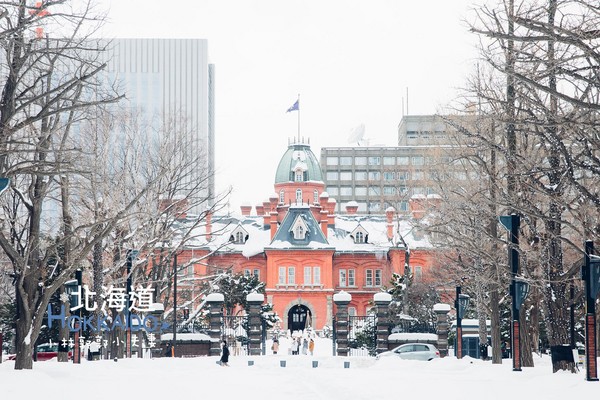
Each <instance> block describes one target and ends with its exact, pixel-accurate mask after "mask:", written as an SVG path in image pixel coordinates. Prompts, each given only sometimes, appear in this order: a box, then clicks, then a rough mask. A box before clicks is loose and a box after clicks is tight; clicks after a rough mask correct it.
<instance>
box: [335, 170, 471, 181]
mask: <svg viewBox="0 0 600 400" xmlns="http://www.w3.org/2000/svg"><path fill="white" fill-rule="evenodd" d="M353 175H354V178H353ZM382 176H383V180H384V181H408V180H413V181H420V180H423V179H424V178H425V174H424V172H423V171H421V170H416V171H384V172H383V175H382V173H381V172H380V171H355V172H354V173H353V172H351V171H342V172H337V171H328V172H327V173H326V174H325V178H326V179H327V180H328V181H353V180H354V181H367V180H368V181H380V180H381V178H382ZM457 178H459V179H463V180H464V179H466V173H464V172H463V173H462V175H461V174H457ZM429 179H432V180H435V177H434V176H432V175H430V176H429Z"/></svg>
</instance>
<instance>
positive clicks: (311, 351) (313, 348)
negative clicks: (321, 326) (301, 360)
mask: <svg viewBox="0 0 600 400" xmlns="http://www.w3.org/2000/svg"><path fill="white" fill-rule="evenodd" d="M308 351H310V355H311V356H312V355H313V352H314V351H315V340H314V339H313V338H310V343H309V344H308Z"/></svg>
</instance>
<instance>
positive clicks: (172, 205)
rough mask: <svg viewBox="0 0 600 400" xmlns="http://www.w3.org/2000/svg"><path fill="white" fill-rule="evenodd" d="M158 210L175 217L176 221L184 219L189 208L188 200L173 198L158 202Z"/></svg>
mask: <svg viewBox="0 0 600 400" xmlns="http://www.w3.org/2000/svg"><path fill="white" fill-rule="evenodd" d="M159 201H160V203H159V206H158V207H159V210H160V211H161V212H168V213H169V214H172V215H175V218H177V219H186V218H187V210H188V208H189V206H188V204H189V202H188V199H186V198H183V197H180V198H178V197H173V198H167V199H160V200H159Z"/></svg>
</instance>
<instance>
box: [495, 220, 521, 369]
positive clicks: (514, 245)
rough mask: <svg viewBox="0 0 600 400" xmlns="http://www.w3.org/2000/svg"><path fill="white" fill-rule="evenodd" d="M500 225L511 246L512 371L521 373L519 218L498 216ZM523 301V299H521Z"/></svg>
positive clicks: (509, 257) (509, 250)
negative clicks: (517, 280)
mask: <svg viewBox="0 0 600 400" xmlns="http://www.w3.org/2000/svg"><path fill="white" fill-rule="evenodd" d="M500 223H501V224H502V226H504V228H506V230H508V237H509V241H510V243H511V245H510V246H509V247H508V262H509V265H510V271H511V277H512V280H511V284H510V288H509V290H510V295H511V297H512V327H511V335H510V337H511V345H510V347H511V350H512V359H513V371H521V347H520V346H521V339H520V332H519V328H520V327H519V308H520V307H521V305H520V304H519V306H518V307H517V299H516V290H514V288H515V287H516V285H515V280H516V277H517V274H518V273H519V226H520V225H521V217H520V216H518V215H517V214H511V215H502V216H500ZM523 300H524V298H523Z"/></svg>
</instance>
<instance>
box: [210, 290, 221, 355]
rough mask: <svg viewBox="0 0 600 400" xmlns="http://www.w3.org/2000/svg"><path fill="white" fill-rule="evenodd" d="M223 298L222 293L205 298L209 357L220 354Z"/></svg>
mask: <svg viewBox="0 0 600 400" xmlns="http://www.w3.org/2000/svg"><path fill="white" fill-rule="evenodd" d="M224 302H225V296H223V294H222V293H211V294H209V295H208V296H206V303H207V304H208V308H209V311H208V312H209V324H210V327H209V335H210V355H211V356H219V355H220V354H221V326H222V325H223V303H224Z"/></svg>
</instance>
